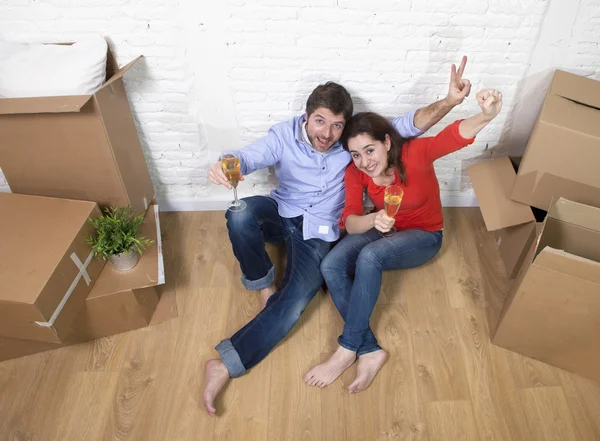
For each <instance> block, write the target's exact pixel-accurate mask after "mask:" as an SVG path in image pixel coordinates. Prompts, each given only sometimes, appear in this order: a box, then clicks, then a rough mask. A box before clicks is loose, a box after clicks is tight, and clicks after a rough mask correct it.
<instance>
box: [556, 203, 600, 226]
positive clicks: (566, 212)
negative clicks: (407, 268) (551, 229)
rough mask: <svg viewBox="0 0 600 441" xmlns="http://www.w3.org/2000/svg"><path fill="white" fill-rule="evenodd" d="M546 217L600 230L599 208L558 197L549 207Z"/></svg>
mask: <svg viewBox="0 0 600 441" xmlns="http://www.w3.org/2000/svg"><path fill="white" fill-rule="evenodd" d="M548 217H551V218H553V219H557V220H559V221H562V222H567V223H569V224H573V225H578V226H580V227H583V228H587V229H589V230H593V231H598V232H600V208H596V207H591V206H589V205H585V204H580V203H578V202H573V201H570V200H568V199H565V198H558V200H557V201H556V202H555V203H554V204H552V206H551V207H550V211H548Z"/></svg>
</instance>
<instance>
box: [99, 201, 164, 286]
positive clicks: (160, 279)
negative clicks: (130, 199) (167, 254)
mask: <svg viewBox="0 0 600 441" xmlns="http://www.w3.org/2000/svg"><path fill="white" fill-rule="evenodd" d="M139 236H143V237H147V238H149V239H152V240H153V241H154V243H153V244H152V245H151V246H150V247H149V248H147V249H146V250H145V251H144V252H143V254H142V255H141V256H140V261H139V263H138V264H137V265H136V266H135V268H133V269H132V270H130V271H127V272H119V271H117V270H116V269H115V268H114V266H113V265H112V264H110V263H109V264H107V265H106V266H105V267H104V269H103V270H102V273H101V274H100V276H99V277H98V280H97V281H96V283H95V284H94V287H93V288H92V291H91V292H90V295H89V296H88V298H94V297H101V296H104V295H109V294H114V293H117V292H121V291H126V290H130V289H139V288H146V287H149V286H156V285H161V284H163V283H165V276H164V274H165V273H164V262H163V255H162V243H161V235H160V223H159V219H158V205H152V206H150V207H149V208H148V211H147V212H146V216H145V218H144V223H143V224H142V227H141V228H140V233H139Z"/></svg>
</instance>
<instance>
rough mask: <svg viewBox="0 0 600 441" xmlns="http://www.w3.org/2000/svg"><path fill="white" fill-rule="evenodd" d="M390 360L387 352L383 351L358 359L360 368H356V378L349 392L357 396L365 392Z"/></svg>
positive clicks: (370, 353)
mask: <svg viewBox="0 0 600 441" xmlns="http://www.w3.org/2000/svg"><path fill="white" fill-rule="evenodd" d="M387 358H388V354H387V352H385V351H384V350H383V349H380V350H378V351H373V352H369V353H368V354H365V355H361V356H360V357H358V366H357V368H356V378H355V379H354V381H353V382H352V384H351V385H350V386H348V392H350V393H351V394H355V393H358V392H361V391H363V390H365V389H366V388H367V387H369V386H370V385H371V382H372V381H373V378H375V375H377V372H379V370H380V369H381V367H382V366H383V365H384V363H385V362H386V360H387Z"/></svg>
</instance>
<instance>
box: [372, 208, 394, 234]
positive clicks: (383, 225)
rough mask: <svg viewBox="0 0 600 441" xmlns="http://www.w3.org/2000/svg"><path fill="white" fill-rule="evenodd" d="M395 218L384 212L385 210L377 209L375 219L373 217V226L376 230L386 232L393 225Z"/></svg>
mask: <svg viewBox="0 0 600 441" xmlns="http://www.w3.org/2000/svg"><path fill="white" fill-rule="evenodd" d="M394 223H395V219H394V218H393V217H389V216H388V215H387V214H385V210H379V211H378V212H377V215H376V216H375V219H373V226H374V227H375V229H376V230H377V231H380V232H382V233H387V232H388V231H390V230H391V229H392V227H393V226H394Z"/></svg>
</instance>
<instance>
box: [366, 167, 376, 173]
mask: <svg viewBox="0 0 600 441" xmlns="http://www.w3.org/2000/svg"><path fill="white" fill-rule="evenodd" d="M376 168H377V165H374V166H372V167H365V170H366V171H368V172H369V173H372V172H374V171H375V169H376Z"/></svg>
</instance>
